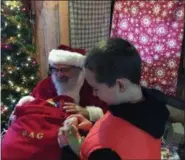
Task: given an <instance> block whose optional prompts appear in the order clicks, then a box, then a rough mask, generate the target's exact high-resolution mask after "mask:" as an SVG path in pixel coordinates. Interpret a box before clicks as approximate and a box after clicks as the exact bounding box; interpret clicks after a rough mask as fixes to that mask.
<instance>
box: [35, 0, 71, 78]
mask: <svg viewBox="0 0 185 160" xmlns="http://www.w3.org/2000/svg"><path fill="white" fill-rule="evenodd" d="M32 13H33V14H35V41H36V48H37V57H36V58H37V62H38V63H39V65H40V76H41V79H43V78H45V77H47V72H48V54H49V52H50V51H51V50H52V49H54V48H57V46H58V45H59V44H61V43H62V44H65V45H69V26H68V25H69V22H68V1H32Z"/></svg>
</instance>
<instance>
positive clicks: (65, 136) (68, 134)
mask: <svg viewBox="0 0 185 160" xmlns="http://www.w3.org/2000/svg"><path fill="white" fill-rule="evenodd" d="M59 132H61V133H62V134H60V135H62V138H60V136H59V137H58V139H62V141H61V142H62V143H65V141H67V144H68V145H69V146H70V148H71V149H72V150H73V152H74V153H76V154H77V155H79V153H80V149H81V145H82V142H83V140H84V137H81V136H80V134H79V132H78V129H77V127H76V126H74V125H72V126H69V127H67V128H66V127H61V128H60V130H59ZM63 140H64V141H63ZM59 144H60V143H59ZM60 146H61V145H60Z"/></svg>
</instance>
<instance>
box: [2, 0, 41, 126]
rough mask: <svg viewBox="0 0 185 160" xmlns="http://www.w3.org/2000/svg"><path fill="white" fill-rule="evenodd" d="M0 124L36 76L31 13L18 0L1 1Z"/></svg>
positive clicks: (36, 80)
mask: <svg viewBox="0 0 185 160" xmlns="http://www.w3.org/2000/svg"><path fill="white" fill-rule="evenodd" d="M1 7H2V8H1V124H2V128H3V127H5V125H6V124H7V121H8V118H9V114H10V113H11V112H12V110H13V108H14V106H15V104H16V103H17V102H18V100H19V99H20V98H21V97H23V96H25V95H28V94H29V93H30V92H31V91H32V89H33V87H34V86H35V85H36V83H37V82H38V80H39V77H38V75H37V73H38V67H39V66H38V64H37V62H36V60H35V58H34V56H35V45H34V44H33V42H32V24H31V20H30V14H29V12H28V11H27V9H26V8H25V7H24V5H23V3H22V2H21V1H1Z"/></svg>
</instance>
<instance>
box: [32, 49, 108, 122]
mask: <svg viewBox="0 0 185 160" xmlns="http://www.w3.org/2000/svg"><path fill="white" fill-rule="evenodd" d="M84 54H85V50H82V49H72V48H70V47H68V46H65V45H60V46H59V47H58V49H57V50H52V51H51V52H50V54H49V64H50V65H52V64H66V65H71V66H76V67H82V66H83V63H84V59H85V56H84ZM78 81H79V82H78V83H77V86H76V88H74V89H73V91H72V92H70V93H65V92H64V93H62V92H61V91H59V87H57V85H56V84H55V83H54V81H53V79H52V77H51V76H49V77H48V78H46V79H44V80H42V81H40V82H39V83H38V84H37V85H36V87H35V88H34V89H33V92H32V93H31V96H33V97H35V98H39V99H45V100H47V99H49V98H53V97H56V96H58V95H68V96H70V97H72V98H73V99H74V100H75V103H77V104H79V105H80V106H82V107H86V108H87V110H88V112H89V115H90V120H91V121H96V120H98V119H99V118H100V117H102V115H103V112H106V110H107V105H106V103H105V102H102V101H101V100H100V99H98V98H97V97H95V96H94V95H93V90H92V88H91V86H90V85H89V84H88V83H87V81H86V80H84V77H83V75H81V77H80V78H79V79H78Z"/></svg>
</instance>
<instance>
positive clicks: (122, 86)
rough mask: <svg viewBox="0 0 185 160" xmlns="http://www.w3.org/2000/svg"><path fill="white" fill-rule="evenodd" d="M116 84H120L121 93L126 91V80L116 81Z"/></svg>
mask: <svg viewBox="0 0 185 160" xmlns="http://www.w3.org/2000/svg"><path fill="white" fill-rule="evenodd" d="M116 83H117V84H118V87H119V91H120V92H124V90H125V83H124V79H117V80H116Z"/></svg>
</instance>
